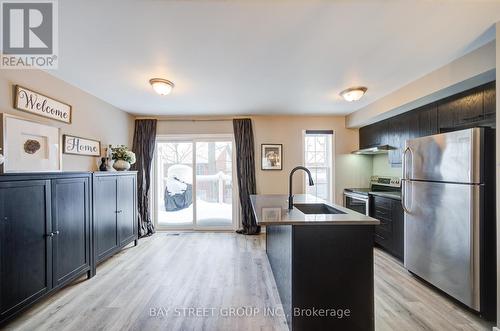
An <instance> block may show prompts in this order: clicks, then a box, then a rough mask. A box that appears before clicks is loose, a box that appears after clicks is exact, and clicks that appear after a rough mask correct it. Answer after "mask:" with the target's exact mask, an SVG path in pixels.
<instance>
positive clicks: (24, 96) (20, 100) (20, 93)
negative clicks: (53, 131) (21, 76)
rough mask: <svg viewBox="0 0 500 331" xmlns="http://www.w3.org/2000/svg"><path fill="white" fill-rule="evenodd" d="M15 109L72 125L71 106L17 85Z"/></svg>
mask: <svg viewBox="0 0 500 331" xmlns="http://www.w3.org/2000/svg"><path fill="white" fill-rule="evenodd" d="M15 92H16V93H15V97H14V108H16V109H19V110H22V111H25V112H28V113H31V114H35V115H38V116H43V117H46V118H50V119H52V120H57V121H61V122H64V123H67V124H71V106H70V105H68V104H66V103H64V102H61V101H58V100H56V99H52V98H50V97H48V96H46V95H43V94H41V93H38V92H35V91H32V90H29V89H27V88H25V87H22V86H19V85H16V91H15Z"/></svg>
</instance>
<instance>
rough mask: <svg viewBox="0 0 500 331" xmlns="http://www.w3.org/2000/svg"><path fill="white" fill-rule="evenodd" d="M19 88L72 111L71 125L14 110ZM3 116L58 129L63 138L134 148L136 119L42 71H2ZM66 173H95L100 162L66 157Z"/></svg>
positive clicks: (0, 104) (80, 157) (82, 157)
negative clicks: (71, 108)
mask: <svg viewBox="0 0 500 331" xmlns="http://www.w3.org/2000/svg"><path fill="white" fill-rule="evenodd" d="M16 84H19V85H22V86H24V87H26V88H29V89H32V90H34V91H36V92H40V93H42V94H45V95H47V96H50V97H53V98H54V99H57V100H60V101H63V102H65V103H68V104H70V105H71V106H72V107H73V114H72V117H73V118H72V122H73V123H72V124H65V123H62V122H58V121H54V120H49V119H46V118H44V117H40V116H36V115H32V114H28V113H26V112H22V111H20V110H17V109H14V108H13V99H14V96H13V86H14V85H16ZM0 112H3V113H9V114H13V115H17V116H21V117H24V118H29V119H33V120H36V121H39V122H41V123H45V124H48V125H52V126H56V127H59V128H60V129H61V131H60V134H61V136H62V134H66V133H67V134H72V135H76V136H81V137H85V138H92V139H96V140H100V141H101V146H102V147H103V148H104V147H105V146H107V145H109V144H113V145H117V144H126V145H128V146H131V138H132V135H133V125H134V122H133V117H132V116H131V115H129V114H128V113H126V112H123V111H121V110H119V109H118V108H115V107H113V106H111V105H110V104H108V103H106V102H104V101H102V100H100V99H98V98H96V97H94V96H92V95H90V94H88V93H86V92H84V91H82V90H80V89H78V88H76V87H74V86H72V85H70V84H68V83H66V82H64V81H62V80H60V79H58V78H56V77H54V76H52V75H50V74H48V73H46V72H43V71H40V70H0ZM62 163H63V170H65V171H71V170H75V171H87V170H95V169H97V165H98V158H95V157H88V156H77V155H67V154H63V157H62Z"/></svg>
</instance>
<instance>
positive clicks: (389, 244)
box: [370, 195, 404, 261]
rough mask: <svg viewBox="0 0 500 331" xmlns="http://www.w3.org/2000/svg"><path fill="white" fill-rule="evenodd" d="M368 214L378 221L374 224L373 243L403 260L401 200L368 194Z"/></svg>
mask: <svg viewBox="0 0 500 331" xmlns="http://www.w3.org/2000/svg"><path fill="white" fill-rule="evenodd" d="M370 216H371V217H373V218H376V219H378V220H379V221H380V224H379V225H377V226H375V234H374V236H375V238H374V239H375V243H376V244H377V245H379V246H380V247H382V248H383V249H384V250H385V251H387V252H389V253H390V254H392V255H393V256H395V257H396V258H398V259H399V260H401V261H403V255H404V213H403V208H402V207H401V200H399V199H395V198H387V197H384V196H377V195H370Z"/></svg>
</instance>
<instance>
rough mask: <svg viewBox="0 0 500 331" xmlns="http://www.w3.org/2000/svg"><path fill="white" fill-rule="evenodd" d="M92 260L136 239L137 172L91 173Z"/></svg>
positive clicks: (104, 257)
mask: <svg viewBox="0 0 500 331" xmlns="http://www.w3.org/2000/svg"><path fill="white" fill-rule="evenodd" d="M93 176H94V181H93V185H94V228H95V237H96V240H95V242H94V247H95V252H96V253H95V259H96V262H97V263H99V262H101V261H103V260H105V259H106V258H108V257H110V256H112V255H113V254H115V253H116V252H118V251H119V250H120V249H122V248H123V247H124V246H126V245H128V244H130V243H131V242H132V241H135V242H136V244H137V238H138V223H137V222H138V221H137V207H136V206H137V193H136V192H137V173H136V172H134V171H124V172H97V173H94V175H93Z"/></svg>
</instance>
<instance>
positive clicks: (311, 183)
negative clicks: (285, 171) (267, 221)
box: [288, 166, 314, 209]
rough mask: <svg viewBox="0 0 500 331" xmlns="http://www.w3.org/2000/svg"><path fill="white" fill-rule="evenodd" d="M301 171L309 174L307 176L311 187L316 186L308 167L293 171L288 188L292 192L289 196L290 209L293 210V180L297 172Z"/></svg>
mask: <svg viewBox="0 0 500 331" xmlns="http://www.w3.org/2000/svg"><path fill="white" fill-rule="evenodd" d="M299 169H300V170H304V171H305V172H307V175H308V176H309V186H313V185H314V181H313V179H312V176H311V172H310V171H309V169H307V168H306V167H303V166H298V167H295V168H293V169H292V171H291V172H290V184H289V186H288V188H289V189H290V192H289V194H288V209H293V194H292V192H293V191H292V178H293V174H294V173H295V171H297V170H299Z"/></svg>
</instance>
